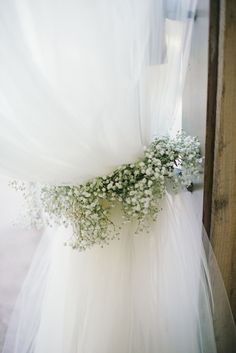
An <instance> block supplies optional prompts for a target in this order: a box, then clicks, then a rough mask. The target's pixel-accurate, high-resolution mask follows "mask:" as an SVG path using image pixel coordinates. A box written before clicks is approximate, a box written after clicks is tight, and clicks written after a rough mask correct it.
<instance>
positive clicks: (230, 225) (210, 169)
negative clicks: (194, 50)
mask: <svg viewBox="0 0 236 353" xmlns="http://www.w3.org/2000/svg"><path fill="white" fill-rule="evenodd" d="M210 8H211V14H210V24H211V26H212V27H210V45H209V47H210V51H209V84H208V116H207V136H206V170H205V185H206V186H205V193H204V212H203V220H204V224H205V227H206V229H207V231H208V234H210V240H211V243H212V246H213V250H214V252H215V255H216V259H217V261H218V264H219V267H220V270H221V272H222V276H223V280H224V283H225V286H226V290H227V293H228V296H229V300H230V304H231V307H232V311H233V314H234V317H235V318H236V1H235V0H220V1H218V0H211V6H210ZM216 73H217V75H216ZM219 305H220V301H219ZM222 314H223V312H222ZM235 351H236V347H234V348H233V347H231V348H229V350H228V352H229V353H231V352H235Z"/></svg>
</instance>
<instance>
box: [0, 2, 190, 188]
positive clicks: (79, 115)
mask: <svg viewBox="0 0 236 353" xmlns="http://www.w3.org/2000/svg"><path fill="white" fill-rule="evenodd" d="M195 6H196V1H190V0H181V1H180V0H178V1H167V2H166V1H163V0H145V1H144V0H135V1H134V0H128V1H123V0H116V1H109V0H99V1H97V0H87V1H75V0H68V1H64V0H50V1H48V0H42V1H33V2H32V1H29V0H20V1H15V0H2V1H1V2H0V13H1V17H0V28H1V30H0V41H1V46H0V77H1V84H0V117H1V132H0V146H1V155H0V170H1V171H2V173H5V174H7V175H12V176H13V177H19V178H23V179H28V180H32V179H33V180H36V181H43V182H47V183H48V182H50V183H59V184H60V183H78V182H81V181H83V180H86V179H88V178H90V177H93V176H95V175H103V174H107V173H108V172H109V171H111V170H112V169H113V168H114V167H115V166H117V165H120V164H122V163H125V162H128V161H133V160H135V159H137V157H138V156H140V155H141V154H142V151H143V145H145V144H149V143H150V141H151V139H152V138H153V136H154V135H161V134H163V133H167V132H169V130H170V129H171V128H172V126H173V123H174V121H175V120H176V114H177V111H178V105H177V102H179V100H180V97H181V87H182V84H183V72H184V71H185V69H186V63H187V61H186V60H185V57H186V54H187V52H188V50H189V46H190V37H191V35H190V34H191V27H192V25H193V18H191V14H193V13H194V9H195ZM168 16H169V17H170V19H168ZM189 17H190V18H189Z"/></svg>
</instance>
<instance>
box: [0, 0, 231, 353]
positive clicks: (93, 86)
mask: <svg viewBox="0 0 236 353" xmlns="http://www.w3.org/2000/svg"><path fill="white" fill-rule="evenodd" d="M195 9H196V1H195V0H167V1H165V0H126V1H124V0H113V1H111V0H66V1H65V0H40V1H32V0H19V1H18V0H1V1H0V122H1V130H0V172H1V174H4V175H6V176H8V177H14V178H17V179H23V180H27V181H31V182H34V181H35V182H37V183H44V184H55V185H78V184H80V183H82V182H84V181H87V180H89V179H90V178H93V177H96V176H103V175H106V174H108V173H110V172H111V171H113V170H114V168H116V167H117V166H119V165H122V164H124V163H128V162H133V161H136V160H137V159H138V158H140V157H141V156H142V154H143V151H144V149H145V147H146V146H148V145H149V144H150V143H151V141H152V140H153V138H154V137H157V136H161V135H168V134H169V135H172V136H173V135H175V134H176V133H177V131H178V130H179V129H181V127H182V112H181V106H182V90H183V86H184V76H185V72H186V68H187V63H188V54H189V51H190V45H191V33H192V28H193V23H194V20H193V19H194V13H195ZM161 203H162V210H161V211H160V214H159V215H158V217H157V220H156V222H154V223H152V224H151V225H150V233H149V234H146V233H142V234H139V235H137V236H136V235H134V233H135V230H136V228H135V227H136V226H135V224H132V223H130V224H126V225H124V226H122V230H121V234H120V239H115V240H113V241H112V242H111V243H110V244H109V245H108V246H105V247H103V248H101V247H98V246H95V247H94V248H92V249H89V250H86V251H84V252H78V251H75V250H73V249H71V248H70V247H68V246H64V243H65V242H66V240H67V239H68V238H69V237H70V235H71V230H70V229H69V228H68V229H65V228H63V227H56V226H55V227H52V228H49V229H47V228H46V230H45V234H44V235H43V237H42V240H41V242H40V244H39V247H38V250H37V252H36V254H35V258H34V261H33V262H32V266H31V268H30V271H29V273H28V276H27V278H26V280H25V282H24V284H23V287H22V290H21V294H20V295H19V298H18V300H17V303H16V305H15V309H14V312H13V315H12V319H11V322H10V324H9V328H8V332H7V335H6V340H5V345H4V348H3V353H111V352H112V353H216V352H217V347H216V343H220V345H221V347H224V350H222V351H225V352H230V351H229V347H234V344H235V327H234V323H233V319H232V314H231V311H230V308H229V304H228V301H227V295H226V293H225V291H224V286H223V282H222V279H221V277H220V274H219V273H218V267H217V264H216V262H215V260H214V256H213V253H212V251H211V249H210V246H209V241H208V240H207V237H206V236H205V235H204V232H203V230H202V223H201V220H199V219H198V218H197V217H196V215H195V210H194V207H193V205H192V196H191V194H190V193H188V192H184V191H183V192H181V193H180V194H178V195H172V194H170V193H168V194H167V195H166V196H165V197H164V198H163V200H162V201H161ZM113 217H114V218H115V220H116V222H117V223H119V222H120V219H121V217H120V215H119V212H118V210H117V213H116V211H114V215H113ZM212 279H214V280H212ZM219 298H220V303H221V308H222V306H223V305H224V317H223V316H222V315H219V310H218V309H219V305H218V303H219ZM216 336H217V340H216ZM226 337H227V339H226ZM216 341H217V342H216Z"/></svg>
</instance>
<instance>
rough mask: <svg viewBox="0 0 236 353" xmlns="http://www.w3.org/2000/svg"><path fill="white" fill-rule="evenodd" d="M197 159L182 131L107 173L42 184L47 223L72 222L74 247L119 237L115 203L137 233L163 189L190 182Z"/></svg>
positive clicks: (195, 146) (196, 148) (196, 147)
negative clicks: (84, 179) (81, 181)
mask: <svg viewBox="0 0 236 353" xmlns="http://www.w3.org/2000/svg"><path fill="white" fill-rule="evenodd" d="M201 163H202V159H201V154H200V143H199V141H198V139H197V138H196V137H191V136H188V135H186V134H185V133H183V132H182V133H179V134H178V135H177V136H175V137H174V138H171V137H158V138H155V139H154V140H153V142H152V143H151V144H150V146H149V147H148V148H146V149H145V151H144V156H143V158H142V159H140V160H138V161H136V162H135V163H132V164H125V165H122V166H120V167H118V168H117V169H116V170H114V171H113V172H112V173H111V174H109V175H107V176H103V177H96V178H94V179H92V180H90V181H88V182H86V183H84V184H82V185H78V186H71V185H62V186H52V185H40V186H39V188H40V203H41V206H42V208H43V211H44V212H45V213H46V215H47V218H48V219H49V220H50V221H49V222H50V223H54V222H55V223H57V224H60V225H64V226H66V227H67V226H69V225H70V226H72V229H73V235H72V238H71V239H70V241H69V242H68V244H69V245H71V246H72V247H73V248H74V249H79V250H85V249H87V248H90V247H92V246H93V245H95V244H99V245H101V246H102V245H105V244H108V243H109V242H110V241H111V240H112V239H113V238H115V237H118V236H119V232H120V228H121V227H122V225H117V224H115V223H114V222H113V221H112V216H111V214H112V209H113V208H114V207H117V206H118V205H120V208H121V211H122V214H123V215H122V218H123V223H126V222H131V221H135V222H136V223H137V230H136V233H139V232H140V231H143V230H145V229H146V230H147V229H148V227H150V221H155V220H156V218H157V214H158V212H159V211H160V210H161V205H160V200H161V199H162V198H163V196H164V195H165V193H166V191H167V190H169V189H172V190H174V191H175V192H177V191H178V190H179V189H181V188H183V187H188V186H189V185H190V184H191V182H192V177H194V176H197V175H198V174H199V171H200V167H201ZM19 185H20V184H17V183H16V184H15V188H16V189H20V190H22V191H24V190H26V188H25V186H24V184H21V185H20V186H19ZM25 197H26V198H27V193H26V192H25ZM31 213H32V212H31Z"/></svg>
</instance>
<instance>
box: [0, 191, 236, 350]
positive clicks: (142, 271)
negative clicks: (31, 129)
mask: <svg viewBox="0 0 236 353" xmlns="http://www.w3.org/2000/svg"><path fill="white" fill-rule="evenodd" d="M191 197H192V196H191V195H189V194H187V193H182V194H180V195H176V196H172V195H168V196H167V197H166V199H165V200H163V203H162V208H163V209H162V211H161V213H160V215H159V217H158V219H157V221H156V223H154V224H153V225H152V228H151V232H150V234H141V235H139V236H133V233H134V225H131V224H130V225H127V226H126V227H125V228H124V229H123V231H122V234H121V236H120V239H119V240H115V241H113V242H112V243H111V244H110V245H109V246H107V247H104V248H100V247H96V248H94V249H92V250H88V251H85V252H83V253H79V252H77V251H74V250H72V249H70V248H68V247H65V246H64V245H63V244H64V240H66V238H67V237H68V236H69V233H70V231H69V230H65V229H63V228H60V229H58V230H57V231H56V230H54V232H53V234H51V236H50V237H49V234H45V236H44V238H43V239H42V242H41V244H40V246H39V249H38V254H37V256H36V259H35V262H34V263H33V264H32V268H31V271H30V273H29V275H28V278H27V280H26V282H25V285H24V287H23V289H22V293H21V295H20V297H19V299H18V303H17V306H16V311H15V316H13V318H12V322H11V325H10V330H9V332H8V336H7V340H6V344H5V348H4V350H3V352H4V353H31V352H32V353H42V352H43V353H52V352H57V353H68V352H70V353H110V352H111V351H112V352H113V353H157V352H158V353H159V352H161V353H184V352H186V353H187V352H191V353H200V352H206V353H214V352H216V343H215V342H216V341H215V334H214V326H213V320H214V318H215V319H216V320H215V322H214V325H215V328H217V327H218V325H219V322H218V321H217V315H218V314H219V311H220V308H219V307H218V306H217V305H215V302H214V300H215V299H214V298H216V297H217V295H219V294H220V300H221V306H222V305H223V304H226V305H225V307H224V314H225V315H226V318H227V320H226V321H225V322H227V326H228V327H225V328H224V329H223V328H222V327H220V330H219V332H218V342H220V343H221V344H222V345H223V346H222V347H225V349H228V350H225V352H226V351H228V352H230V351H231V350H229V348H230V347H231V349H233V347H234V344H235V343H236V341H235V332H234V326H233V320H232V316H231V312H230V309H229V306H228V303H227V301H226V302H225V298H226V296H225V295H223V296H222V292H219V289H220V290H222V288H223V282H222V280H221V279H220V276H219V273H218V269H217V266H216V264H215V263H214V264H213V263H212V261H211V266H210V271H209V267H208V261H207V256H206V253H205V249H204V247H203V242H202V236H203V232H202V227H201V222H199V220H198V219H197V217H196V216H195V213H194V210H193V206H192V199H191ZM115 217H118V218H119V216H118V215H117V216H115ZM205 241H206V239H205ZM52 245H53V246H52ZM206 245H207V246H208V245H209V244H208V242H207V244H206ZM45 246H46V248H45ZM46 249H48V250H46ZM45 251H46V254H45ZM49 253H50V255H49ZM210 254H211V251H210V253H209V247H208V255H210ZM211 258H212V254H211ZM212 264H213V265H212ZM46 269H48V270H46ZM210 275H214V278H215V279H217V283H218V285H219V284H220V286H219V287H218V290H215V289H216V288H214V294H212V289H213V288H212V282H211V277H210ZM18 309H19V310H20V311H19V312H18ZM218 319H219V317H218ZM220 321H221V324H222V320H220ZM218 328H219V327H218ZM230 330H231V331H230ZM226 334H227V340H226V339H225V335H226ZM226 341H227V343H226ZM232 351H233V350H232Z"/></svg>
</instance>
